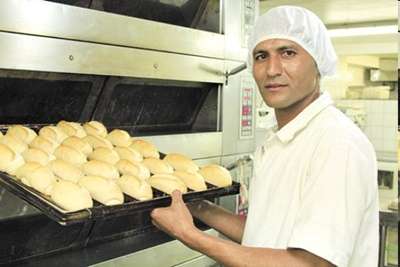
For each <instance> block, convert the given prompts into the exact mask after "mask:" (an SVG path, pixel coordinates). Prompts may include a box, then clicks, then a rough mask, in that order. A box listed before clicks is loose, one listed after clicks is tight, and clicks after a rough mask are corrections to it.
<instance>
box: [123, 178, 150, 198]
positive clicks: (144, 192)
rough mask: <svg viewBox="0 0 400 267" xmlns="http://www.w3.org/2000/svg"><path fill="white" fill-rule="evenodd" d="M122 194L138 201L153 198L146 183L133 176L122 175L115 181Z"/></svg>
mask: <svg viewBox="0 0 400 267" xmlns="http://www.w3.org/2000/svg"><path fill="white" fill-rule="evenodd" d="M117 184H118V185H119V187H120V188H121V190H122V192H124V193H125V194H127V195H128V196H131V197H133V198H136V199H138V200H149V199H152V198H153V190H152V189H151V186H150V184H149V183H148V182H146V181H144V180H142V179H140V178H138V177H136V176H133V175H123V176H121V178H119V179H118V180H117Z"/></svg>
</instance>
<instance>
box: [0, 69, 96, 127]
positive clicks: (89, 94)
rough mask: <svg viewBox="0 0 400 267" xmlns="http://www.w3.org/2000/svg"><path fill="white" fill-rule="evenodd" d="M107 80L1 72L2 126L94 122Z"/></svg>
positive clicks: (49, 74)
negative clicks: (64, 121)
mask: <svg viewBox="0 0 400 267" xmlns="http://www.w3.org/2000/svg"><path fill="white" fill-rule="evenodd" d="M103 82H104V78H103V77H100V76H89V75H76V74H61V73H48V72H33V71H12V70H0V125H9V124H25V125H32V126H35V125H44V124H50V123H55V122H58V121H60V120H68V121H87V120H89V119H90V117H91V115H92V113H93V109H94V106H95V104H96V100H97V96H98V95H99V93H100V90H101V88H102V85H103Z"/></svg>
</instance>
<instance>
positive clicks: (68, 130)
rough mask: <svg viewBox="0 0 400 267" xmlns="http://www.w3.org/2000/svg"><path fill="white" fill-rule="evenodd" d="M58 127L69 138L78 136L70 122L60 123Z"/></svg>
mask: <svg viewBox="0 0 400 267" xmlns="http://www.w3.org/2000/svg"><path fill="white" fill-rule="evenodd" d="M57 127H58V128H59V129H60V130H61V131H63V132H64V133H65V134H66V135H68V136H76V134H77V130H76V129H75V128H74V127H73V126H72V125H71V124H70V123H69V122H68V121H59V122H58V123H57Z"/></svg>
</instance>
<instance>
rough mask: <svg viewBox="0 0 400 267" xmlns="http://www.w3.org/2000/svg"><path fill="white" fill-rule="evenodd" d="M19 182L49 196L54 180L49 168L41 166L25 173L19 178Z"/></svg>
mask: <svg viewBox="0 0 400 267" xmlns="http://www.w3.org/2000/svg"><path fill="white" fill-rule="evenodd" d="M21 181H22V182H23V183H24V184H26V185H27V186H30V187H33V188H34V189H36V190H37V191H39V192H40V193H43V194H45V195H50V193H51V190H52V189H53V185H54V183H55V182H56V179H55V177H54V174H53V173H52V172H51V171H50V169H49V168H47V167H43V166H42V167H39V168H37V169H34V170H33V171H32V172H27V173H25V175H24V176H22V177H21Z"/></svg>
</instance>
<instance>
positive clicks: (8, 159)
mask: <svg viewBox="0 0 400 267" xmlns="http://www.w3.org/2000/svg"><path fill="white" fill-rule="evenodd" d="M15 157H16V153H15V152H14V151H13V150H12V149H11V148H9V147H8V146H6V145H4V144H0V171H2V172H5V171H6V170H7V169H8V167H9V166H10V164H11V163H12V162H13V161H14V160H15Z"/></svg>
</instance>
